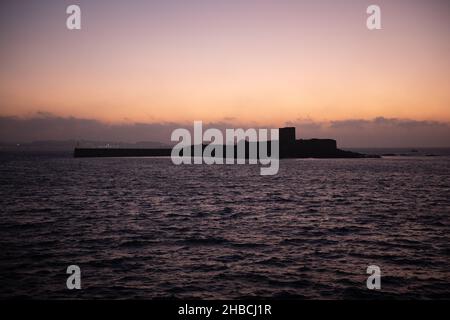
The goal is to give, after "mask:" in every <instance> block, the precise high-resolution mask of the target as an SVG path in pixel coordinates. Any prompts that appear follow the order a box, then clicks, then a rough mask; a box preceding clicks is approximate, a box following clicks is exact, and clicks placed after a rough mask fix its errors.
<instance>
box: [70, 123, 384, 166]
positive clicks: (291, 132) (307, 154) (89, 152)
mask: <svg viewBox="0 0 450 320" xmlns="http://www.w3.org/2000/svg"><path fill="white" fill-rule="evenodd" d="M245 143H246V144H250V143H252V142H248V141H245ZM269 143H270V141H269ZM205 147H206V145H203V148H205ZM234 147H235V148H237V145H235V146H234ZM191 148H194V146H191ZM223 148H224V155H225V156H226V148H225V146H223ZM248 149H249V148H246V150H248ZM269 149H270V148H269ZM279 150H280V158H281V159H287V158H325V159H326V158H379V156H377V155H366V154H362V153H357V152H352V151H345V150H341V149H338V148H337V142H336V140H333V139H296V137H295V128H294V127H286V128H280V129H279ZM171 153H172V149H171V148H109V147H102V148H85V147H78V146H77V147H75V149H74V153H73V155H74V157H75V158H90V157H170V156H171ZM192 154H193V153H192ZM234 154H237V153H236V152H235V153H234ZM246 157H248V152H247V153H246Z"/></svg>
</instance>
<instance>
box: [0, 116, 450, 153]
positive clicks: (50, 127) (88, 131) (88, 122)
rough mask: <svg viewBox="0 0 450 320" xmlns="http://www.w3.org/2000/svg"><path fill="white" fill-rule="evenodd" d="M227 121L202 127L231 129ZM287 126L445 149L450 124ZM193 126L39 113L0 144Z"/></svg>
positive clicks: (144, 137) (4, 127)
mask: <svg viewBox="0 0 450 320" xmlns="http://www.w3.org/2000/svg"><path fill="white" fill-rule="evenodd" d="M232 122H233V121H232V119H224V120H223V121H222V122H215V123H208V124H205V125H204V127H205V128H208V127H214V128H218V129H222V130H224V129H225V128H234V127H236V125H234V124H233V123H232ZM285 125H286V126H294V127H296V128H297V138H305V139H307V138H333V139H336V140H337V141H338V145H339V146H340V147H450V123H446V122H438V121H417V120H407V119H395V118H384V117H378V118H375V119H372V120H362V119H349V120H339V121H329V122H316V121H311V120H297V121H291V122H287V123H286V124H285ZM182 127H184V128H188V129H191V128H192V123H188V124H187V123H183V124H181V123H172V122H161V123H127V124H107V123H103V122H100V121H98V120H93V119H81V118H74V117H59V116H55V115H52V114H47V113H38V114H36V116H34V117H31V118H19V117H9V116H1V117H0V142H2V143H25V142H32V141H40V140H59V141H62V140H96V141H117V142H129V143H134V142H139V141H157V142H161V143H164V144H172V143H171V142H170V135H171V133H172V131H173V130H174V129H176V128H182Z"/></svg>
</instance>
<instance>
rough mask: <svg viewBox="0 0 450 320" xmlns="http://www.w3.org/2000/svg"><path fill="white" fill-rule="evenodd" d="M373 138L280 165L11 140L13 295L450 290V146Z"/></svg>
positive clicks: (5, 196)
mask: <svg viewBox="0 0 450 320" xmlns="http://www.w3.org/2000/svg"><path fill="white" fill-rule="evenodd" d="M365 151H366V152H368V151H369V153H373V154H374V153H382V154H385V156H383V157H382V158H379V159H329V160H327V159H286V160H281V162H280V170H279V173H278V174H277V175H275V176H261V175H260V174H259V173H260V171H259V166H257V165H215V166H207V165H191V166H189V165H182V166H175V165H173V164H172V162H171V160H170V159H169V158H85V159H78V158H77V159H75V158H73V157H72V154H71V152H59V151H58V152H43V151H42V152H37V151H33V152H17V151H13V152H12V151H2V152H0V298H1V299H10V298H24V299H254V298H268V299H339V300H341V299H450V150H449V149H439V150H438V149H436V150H419V151H417V150H396V151H393V150H367V149H366V150H365ZM370 151H371V152H370ZM71 265H76V266H78V267H79V268H80V271H81V289H80V290H69V289H68V288H67V279H68V277H69V276H70V274H68V273H67V268H68V266H71ZM369 266H377V267H379V270H380V272H381V277H380V284H381V287H380V289H375V290H369V289H368V287H367V279H368V277H369V276H371V274H369V273H368V272H367V271H368V270H367V268H368V267H369Z"/></svg>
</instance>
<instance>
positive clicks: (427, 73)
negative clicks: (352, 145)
mask: <svg viewBox="0 0 450 320" xmlns="http://www.w3.org/2000/svg"><path fill="white" fill-rule="evenodd" d="M162 2H164V1H150V2H145V1H130V2H127V3H128V6H127V5H126V3H125V2H123V1H122V2H119V1H109V2H106V1H98V2H97V1H96V2H95V3H92V2H88V1H79V4H80V6H81V8H82V30H80V31H69V30H67V29H66V28H65V18H66V14H65V6H66V5H67V4H68V3H64V2H56V1H46V2H42V3H33V2H31V1H30V3H27V2H25V3H21V4H20V5H14V3H13V2H12V3H11V4H10V5H9V6H8V7H6V8H3V9H2V12H3V14H2V16H1V18H2V22H1V27H2V28H1V29H2V31H0V41H1V44H2V53H1V56H2V59H1V62H0V64H1V68H2V72H1V74H0V101H1V102H0V115H7V116H19V117H30V116H33V115H34V114H35V113H36V112H40V111H41V112H48V113H52V114H54V115H58V116H64V117H66V116H74V117H79V118H89V119H91V118H92V119H98V120H101V121H106V122H147V123H149V122H191V121H194V120H203V121H205V122H215V121H224V120H225V119H228V120H230V121H232V122H235V123H245V124H257V125H262V124H264V125H274V126H278V125H282V124H283V123H285V122H288V121H294V120H297V119H313V120H315V121H327V120H342V119H372V118H375V117H378V116H383V117H387V118H404V119H415V120H437V121H443V122H450V90H449V88H450V80H449V74H450V63H449V60H450V59H449V57H450V41H449V40H448V39H450V37H449V35H450V27H449V23H448V21H449V18H450V12H449V11H450V10H448V9H449V5H448V2H445V1H437V0H435V1H429V2H418V1H413V0H409V1H407V0H402V1H394V2H388V1H378V3H379V5H380V6H381V8H382V24H383V29H382V30H379V31H369V30H368V29H367V28H366V26H365V19H366V17H367V14H366V12H365V9H366V8H367V6H368V5H369V4H371V3H370V2H368V1H351V0H343V1H339V2H337V1H326V0H321V1H316V2H313V1H289V0H282V1H268V0H267V1H265V0H261V1H254V0H244V1H240V2H239V1H228V2H226V3H224V2H214V3H212V2H206V1H201V0H191V1H188V2H189V4H190V5H187V4H186V2H181V1H176V0H170V1H167V2H164V4H163V3H162ZM219 3H220V4H219ZM5 9H6V10H7V13H6V14H5Z"/></svg>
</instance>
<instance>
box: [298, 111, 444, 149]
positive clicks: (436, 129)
mask: <svg viewBox="0 0 450 320" xmlns="http://www.w3.org/2000/svg"><path fill="white" fill-rule="evenodd" d="M290 125H292V126H295V127H297V137H301V138H313V137H314V138H334V139H336V140H337V141H338V144H339V145H340V146H343V147H449V146H450V123H447V122H438V121H421V120H409V119H397V118H385V117H377V118H374V119H371V120H366V119H348V120H336V121H329V122H313V125H312V124H311V123H309V122H306V123H305V122H304V121H298V122H291V123H290Z"/></svg>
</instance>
